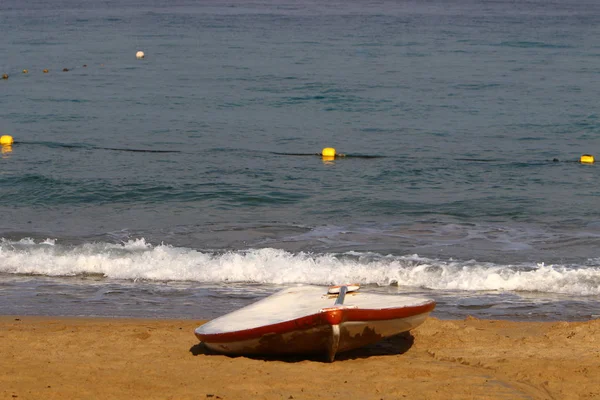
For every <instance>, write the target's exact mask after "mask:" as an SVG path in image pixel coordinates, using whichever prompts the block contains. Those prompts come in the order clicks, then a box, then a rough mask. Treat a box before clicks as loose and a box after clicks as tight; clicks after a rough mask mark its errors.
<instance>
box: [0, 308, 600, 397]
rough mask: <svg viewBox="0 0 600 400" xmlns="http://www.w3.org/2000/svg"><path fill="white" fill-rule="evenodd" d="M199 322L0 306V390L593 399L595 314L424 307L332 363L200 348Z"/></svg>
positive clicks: (597, 365) (12, 393) (599, 347)
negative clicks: (420, 314)
mask: <svg viewBox="0 0 600 400" xmlns="http://www.w3.org/2000/svg"><path fill="white" fill-rule="evenodd" d="M201 323H202V321H194V320H141V319H140V320H136V319H105V318H102V319H101V318H54V317H21V316H3V317H0V371H1V373H0V398H2V399H95V398H101V399H325V398H328V399H329V398H352V399H433V400H435V399H512V400H514V399H561V400H562V399H597V398H600V379H598V377H599V376H600V320H593V321H588V322H510V321H490V320H478V319H474V318H467V319H466V320H455V321H446V320H438V319H435V318H429V319H428V320H427V321H426V322H425V323H424V324H423V325H422V326H420V327H418V328H417V329H415V330H414V331H412V333H411V334H410V335H401V336H398V337H395V338H392V339H388V340H386V341H383V342H380V343H378V344H376V345H372V346H369V347H365V348H363V349H359V350H355V351H353V352H349V353H345V354H341V355H339V356H338V358H337V360H336V361H335V362H334V363H326V362H323V360H324V359H319V358H313V359H306V358H287V359H259V358H255V359H252V358H247V357H235V358H234V357H227V356H222V355H213V354H207V352H206V351H205V350H204V348H203V347H202V346H201V345H199V343H198V340H197V339H196V338H195V336H194V335H193V330H194V329H195V328H196V327H197V326H198V325H200V324H201Z"/></svg>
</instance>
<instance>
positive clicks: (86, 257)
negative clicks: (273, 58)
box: [0, 239, 600, 295]
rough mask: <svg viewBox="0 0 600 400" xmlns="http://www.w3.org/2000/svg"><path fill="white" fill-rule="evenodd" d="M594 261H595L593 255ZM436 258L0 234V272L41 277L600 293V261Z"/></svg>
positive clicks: (579, 293)
mask: <svg viewBox="0 0 600 400" xmlns="http://www.w3.org/2000/svg"><path fill="white" fill-rule="evenodd" d="M591 261H592V262H593V260H591ZM596 264H597V263H593V265H591V266H590V265H587V266H565V265H544V264H543V263H540V264H527V265H525V264H522V265H498V264H492V263H481V262H477V261H473V260H471V261H453V260H434V259H428V258H423V257H419V256H418V255H408V256H382V255H378V254H374V253H359V252H349V253H344V254H312V253H303V252H300V253H290V252H287V251H284V250H280V249H273V248H263V249H249V250H243V251H230V252H225V253H217V252H209V251H198V250H194V249H190V248H182V247H173V246H169V245H166V244H161V245H152V244H149V243H147V242H146V241H145V240H144V239H137V240H130V241H128V242H124V243H122V244H113V243H86V244H83V245H78V246H66V245H61V244H60V243H57V242H56V241H55V240H52V239H46V240H44V241H37V242H36V241H34V240H32V239H22V240H19V241H10V240H5V239H2V240H0V272H3V273H10V274H35V275H47V276H76V275H88V274H97V275H102V276H104V277H106V278H113V279H126V280H138V279H143V280H157V281H196V282H256V283H270V284H288V283H305V284H322V285H326V284H331V283H339V282H358V283H362V284H379V285H390V284H395V283H397V284H399V285H402V286H408V287H419V288H427V289H435V290H466V291H533V292H547V293H562V294H570V295H598V294H600V267H599V266H597V265H596Z"/></svg>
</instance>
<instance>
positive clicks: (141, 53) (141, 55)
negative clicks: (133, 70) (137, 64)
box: [135, 51, 145, 60]
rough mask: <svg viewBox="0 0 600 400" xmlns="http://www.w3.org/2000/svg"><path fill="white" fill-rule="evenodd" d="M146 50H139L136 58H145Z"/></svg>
mask: <svg viewBox="0 0 600 400" xmlns="http://www.w3.org/2000/svg"><path fill="white" fill-rule="evenodd" d="M144 55H145V54H144V52H143V51H138V52H137V53H135V58H137V59H138V60H141V59H142V58H144Z"/></svg>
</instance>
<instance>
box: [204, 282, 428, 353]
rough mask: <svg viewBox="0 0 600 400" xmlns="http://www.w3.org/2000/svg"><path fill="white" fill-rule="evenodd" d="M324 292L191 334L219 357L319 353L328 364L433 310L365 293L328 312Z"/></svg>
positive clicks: (285, 295) (297, 292)
mask: <svg viewBox="0 0 600 400" xmlns="http://www.w3.org/2000/svg"><path fill="white" fill-rule="evenodd" d="M324 292H325V289H323V288H320V287H314V286H304V287H299V288H290V289H286V290H283V291H281V292H279V293H277V294H275V295H273V296H271V297H268V298H266V299H263V300H261V301H259V302H257V303H255V304H252V305H250V306H248V307H245V308H243V309H240V310H238V311H234V312H233V313H231V314H228V315H225V316H223V317H220V318H217V319H215V320H213V321H211V322H209V323H208V324H205V325H202V326H200V327H199V328H197V329H196V331H195V334H196V336H197V337H198V338H199V339H200V340H201V341H202V342H203V343H204V344H205V346H206V347H208V348H209V349H211V350H213V351H216V352H219V353H224V354H230V355H286V354H317V353H324V354H327V355H328V358H329V360H330V361H333V359H334V358H335V355H336V354H337V353H339V352H344V351H348V350H352V349H356V348H359V347H362V346H365V345H367V344H371V343H375V342H377V341H379V340H381V339H384V338H386V337H390V336H394V335H397V334H399V333H402V332H407V331H410V330H411V329H413V328H416V327H417V326H419V325H420V324H422V323H423V322H424V321H425V319H426V318H427V316H428V315H429V313H430V312H431V311H432V310H433V308H434V307H435V302H433V301H431V300H427V299H415V298H410V297H404V296H393V295H379V294H369V293H358V294H354V295H350V294H349V295H348V297H349V298H348V299H347V301H346V304H344V305H336V306H333V307H331V304H332V296H327V295H325V296H324V295H323V293H324ZM290 300H291V301H290ZM296 300H297V301H296ZM324 306H325V307H324ZM327 306H330V307H327ZM311 311H312V312H311ZM273 313H275V314H273Z"/></svg>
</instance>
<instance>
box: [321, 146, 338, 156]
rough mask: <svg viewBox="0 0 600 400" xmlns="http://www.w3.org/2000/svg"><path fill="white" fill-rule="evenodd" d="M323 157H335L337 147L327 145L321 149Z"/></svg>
mask: <svg viewBox="0 0 600 400" xmlns="http://www.w3.org/2000/svg"><path fill="white" fill-rule="evenodd" d="M321 155H322V156H323V157H335V149H334V148H333V147H325V148H324V149H323V150H322V151H321Z"/></svg>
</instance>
